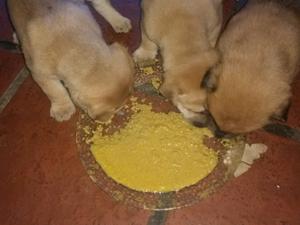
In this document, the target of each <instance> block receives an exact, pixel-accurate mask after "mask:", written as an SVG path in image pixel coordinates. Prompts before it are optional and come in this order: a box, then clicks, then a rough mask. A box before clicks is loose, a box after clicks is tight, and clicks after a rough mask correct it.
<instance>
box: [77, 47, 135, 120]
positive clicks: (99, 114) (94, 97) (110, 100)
mask: <svg viewBox="0 0 300 225" xmlns="http://www.w3.org/2000/svg"><path fill="white" fill-rule="evenodd" d="M110 48H111V56H108V57H112V59H111V60H109V61H110V62H111V63H110V64H108V65H99V66H96V69H95V70H94V71H92V73H93V74H92V75H91V76H90V77H89V80H88V81H87V80H86V81H85V84H84V88H82V89H81V90H80V94H79V96H78V97H77V103H78V104H79V105H80V106H81V107H82V108H83V109H84V110H85V111H86V112H87V113H88V114H89V116H90V117H91V118H92V119H96V120H100V121H107V120H108V119H110V118H111V117H112V116H113V114H114V113H115V112H117V111H118V110H119V109H120V108H121V107H122V105H124V104H125V102H126V100H127V98H128V97H129V95H130V93H131V92H132V89H133V74H134V63H133V61H132V59H131V57H130V55H129V53H128V51H127V49H125V48H124V47H123V46H121V45H119V44H113V45H111V46H110Z"/></svg>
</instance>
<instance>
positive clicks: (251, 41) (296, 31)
mask: <svg viewBox="0 0 300 225" xmlns="http://www.w3.org/2000/svg"><path fill="white" fill-rule="evenodd" d="M219 49H220V50H221V53H222V54H223V60H222V67H220V68H218V69H217V70H218V71H217V73H219V76H220V77H219V83H218V88H217V90H216V91H215V92H214V93H213V94H211V95H210V96H209V98H208V106H209V110H210V112H211V114H212V116H213V117H214V119H215V122H216V123H217V125H218V127H219V128H220V129H221V130H222V131H225V132H230V133H245V132H249V131H252V130H255V129H258V128H261V127H263V126H264V125H266V124H267V123H268V122H269V119H270V118H271V116H273V115H277V116H278V115H280V114H281V112H282V110H283V109H284V108H285V107H286V106H287V104H288V101H289V98H290V96H291V87H290V84H291V82H292V81H293V79H294V77H295V76H296V75H297V72H298V71H299V63H300V26H299V18H297V16H296V15H295V14H294V13H293V12H292V11H290V10H288V9H286V8H284V7H283V6H281V5H279V4H277V3H274V2H263V3H252V4H251V3H250V4H249V5H248V6H246V8H245V9H243V10H242V11H241V12H240V13H239V14H237V15H236V16H235V17H234V18H233V19H232V20H231V21H230V22H229V24H228V26H227V28H226V30H225V32H224V33H223V34H222V35H221V38H220V42H219Z"/></svg>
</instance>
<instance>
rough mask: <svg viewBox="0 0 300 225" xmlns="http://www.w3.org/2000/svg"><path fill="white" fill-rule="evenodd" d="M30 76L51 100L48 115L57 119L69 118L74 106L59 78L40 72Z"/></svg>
mask: <svg viewBox="0 0 300 225" xmlns="http://www.w3.org/2000/svg"><path fill="white" fill-rule="evenodd" d="M32 76H33V78H34V80H35V81H36V82H37V83H38V84H39V86H40V87H41V88H42V90H43V91H44V92H45V94H46V95H47V96H48V98H49V100H50V101H51V108H50V116H51V117H53V118H54V119H56V120H57V121H64V120H68V119H70V118H71V116H72V115H73V114H74V112H75V106H74V104H73V102H72V100H71V98H70V96H69V94H68V92H67V90H66V89H65V87H64V86H63V84H62V83H61V82H60V80H58V79H57V78H53V77H51V78H49V77H47V76H43V75H42V74H35V73H32Z"/></svg>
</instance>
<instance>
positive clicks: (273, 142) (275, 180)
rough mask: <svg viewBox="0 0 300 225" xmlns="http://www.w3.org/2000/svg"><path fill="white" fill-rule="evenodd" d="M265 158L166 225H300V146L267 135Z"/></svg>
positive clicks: (171, 217) (263, 136) (261, 139)
mask: <svg viewBox="0 0 300 225" xmlns="http://www.w3.org/2000/svg"><path fill="white" fill-rule="evenodd" d="M252 140H255V141H258V142H263V143H265V144H267V145H268V147H269V149H268V152H267V153H266V154H265V155H264V157H263V158H262V159H260V160H258V161H257V162H255V164H254V166H252V168H251V169H250V170H249V171H248V172H247V173H245V174H244V175H242V176H240V177H239V178H236V179H234V180H232V181H231V182H229V183H227V184H226V185H225V186H224V187H223V188H222V189H220V190H219V192H218V193H216V194H215V195H213V196H211V197H209V198H207V199H206V200H204V201H202V202H200V203H199V204H197V205H195V206H193V207H190V208H185V209H181V210H177V211H174V212H171V214H170V215H169V220H168V222H167V225H200V224H201V225H202V224H203V225H284V224H285V225H299V224H300V213H299V212H300V180H299V174H300V164H299V161H300V144H299V143H296V142H292V141H288V140H286V139H281V138H277V137H274V136H271V135H269V134H266V133H259V134H256V136H255V137H252Z"/></svg>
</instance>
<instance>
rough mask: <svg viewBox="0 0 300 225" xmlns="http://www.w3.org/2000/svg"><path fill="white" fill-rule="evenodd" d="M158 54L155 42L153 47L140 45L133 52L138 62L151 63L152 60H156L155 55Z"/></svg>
mask: <svg viewBox="0 0 300 225" xmlns="http://www.w3.org/2000/svg"><path fill="white" fill-rule="evenodd" d="M156 54H157V47H156V45H155V44H153V47H151V48H147V49H146V48H143V47H139V48H138V49H137V50H136V51H135V52H134V53H133V59H134V61H135V62H136V63H138V64H142V65H143V64H145V65H146V64H151V63H150V62H154V61H155V57H156Z"/></svg>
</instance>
